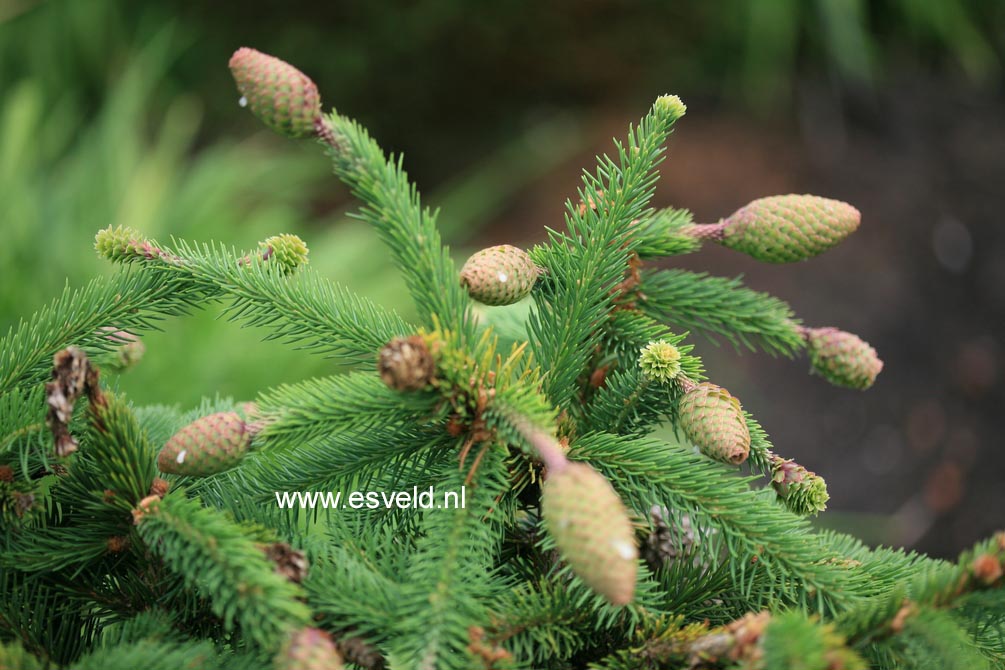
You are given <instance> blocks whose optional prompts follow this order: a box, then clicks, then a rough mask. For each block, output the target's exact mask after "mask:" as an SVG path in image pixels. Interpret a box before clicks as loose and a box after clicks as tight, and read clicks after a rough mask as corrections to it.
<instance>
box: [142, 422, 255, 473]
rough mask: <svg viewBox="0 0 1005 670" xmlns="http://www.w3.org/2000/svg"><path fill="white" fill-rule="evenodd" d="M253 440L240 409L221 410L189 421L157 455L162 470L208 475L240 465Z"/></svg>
mask: <svg viewBox="0 0 1005 670" xmlns="http://www.w3.org/2000/svg"><path fill="white" fill-rule="evenodd" d="M250 444H251V432H250V431H249V430H248V424H246V423H245V422H244V419H243V418H241V415H240V414H238V413H237V412H218V413H216V414H210V415H209V416H204V417H202V418H201V419H197V420H195V421H193V422H192V423H190V424H188V425H187V426H185V427H184V428H182V429H181V430H179V431H178V432H177V433H175V434H174V435H173V436H172V437H171V439H169V440H168V441H167V443H166V444H165V445H164V448H163V449H161V451H160V453H159V454H158V455H157V467H158V468H159V469H160V471H161V472H167V473H170V474H173V475H187V476H189V477H206V476H208V475H213V474H216V473H217V472H223V471H224V470H227V469H229V468H232V467H234V466H235V465H237V464H238V463H239V462H240V461H241V458H243V457H244V454H245V452H246V451H247V450H248V446H249V445H250Z"/></svg>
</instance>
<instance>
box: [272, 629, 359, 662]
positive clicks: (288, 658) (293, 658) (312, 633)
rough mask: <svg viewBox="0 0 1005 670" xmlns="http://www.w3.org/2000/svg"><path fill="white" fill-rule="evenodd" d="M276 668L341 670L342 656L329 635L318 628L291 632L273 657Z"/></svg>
mask: <svg viewBox="0 0 1005 670" xmlns="http://www.w3.org/2000/svg"><path fill="white" fill-rule="evenodd" d="M274 667H275V669H276V670H342V668H344V667H345V666H344V665H343V664H342V656H341V654H339V652H338V649H337V648H336V647H335V643H334V642H333V641H332V639H331V636H329V635H328V633H326V632H324V631H323V630H321V629H319V628H301V629H300V630H298V631H296V632H295V633H293V634H292V635H291V636H290V638H289V640H287V642H286V644H285V645H284V646H283V648H282V650H281V651H280V652H279V654H278V655H277V656H276V658H275V663H274Z"/></svg>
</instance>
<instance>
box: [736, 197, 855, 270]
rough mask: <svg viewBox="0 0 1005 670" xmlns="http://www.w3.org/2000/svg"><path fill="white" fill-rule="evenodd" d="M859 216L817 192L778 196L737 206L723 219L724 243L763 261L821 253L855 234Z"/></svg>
mask: <svg viewBox="0 0 1005 670" xmlns="http://www.w3.org/2000/svg"><path fill="white" fill-rule="evenodd" d="M861 219H862V215H861V214H859V211H858V210H857V209H855V208H854V207H852V206H851V205H849V204H848V203H846V202H841V201H840V200H831V199H829V198H821V197H819V196H815V195H776V196H771V197H768V198H761V199H759V200H755V201H753V202H751V203H750V204H749V205H746V206H745V207H742V208H740V209H739V210H737V211H736V212H734V213H733V215H732V216H730V217H729V218H728V219H726V220H725V221H723V231H722V239H721V240H720V241H721V242H722V244H723V245H724V246H727V247H729V248H730V249H735V250H737V251H740V252H743V253H745V254H748V255H750V256H753V257H754V258H756V259H757V260H759V261H764V262H766V263H791V262H793V261H802V260H806V259H807V258H812V257H814V256H816V255H818V254H821V253H823V252H825V251H827V250H828V249H830V248H831V247H833V246H834V245H836V244H838V243H839V242H840V241H841V240H843V239H844V238H846V237H848V235H850V234H852V233H853V232H855V230H856V229H857V228H858V225H859V223H860V221H861Z"/></svg>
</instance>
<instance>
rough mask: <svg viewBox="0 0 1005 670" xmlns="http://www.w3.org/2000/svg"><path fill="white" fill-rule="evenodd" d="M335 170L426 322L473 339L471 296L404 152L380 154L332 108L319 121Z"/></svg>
mask: <svg viewBox="0 0 1005 670" xmlns="http://www.w3.org/2000/svg"><path fill="white" fill-rule="evenodd" d="M317 127H318V135H319V137H320V138H321V141H322V142H324V143H325V144H326V145H327V146H328V155H329V157H330V158H331V159H332V165H333V167H334V170H335V174H336V175H337V176H338V178H339V179H341V180H342V181H343V182H344V183H345V184H346V185H347V186H349V188H350V189H351V191H352V193H353V195H354V196H356V197H357V198H359V199H360V200H361V201H362V202H363V208H362V210H361V211H360V213H359V214H358V218H360V219H361V220H363V221H366V222H367V223H369V224H371V225H372V226H373V227H374V228H375V229H376V230H377V232H378V234H379V235H380V237H381V239H382V240H383V241H384V243H385V244H387V246H388V248H389V249H390V250H391V254H392V256H393V257H394V260H395V263H396V265H397V266H398V268H399V269H400V270H401V272H402V274H403V275H404V278H405V284H406V285H407V286H408V289H409V292H410V293H411V295H412V299H413V300H414V301H415V304H416V306H417V307H418V310H419V315H420V317H421V318H422V322H423V324H424V325H426V326H434V319H435V320H436V323H439V324H442V326H443V327H444V328H447V329H449V330H453V331H455V332H456V333H457V334H458V336H459V337H461V338H462V339H472V337H473V335H474V324H473V321H472V319H471V314H470V307H471V300H470V298H468V295H467V292H466V291H464V290H463V288H462V287H461V285H460V282H459V279H458V273H457V270H456V269H455V268H454V263H453V261H452V260H451V258H450V254H449V253H448V250H447V249H446V248H445V247H443V245H442V243H441V241H440V233H439V230H437V228H436V214H435V213H432V212H430V211H429V209H428V208H423V207H422V205H421V201H420V199H419V193H418V190H417V189H416V187H415V185H414V184H412V183H411V182H409V180H408V176H407V175H406V174H405V171H404V169H403V167H402V166H403V158H402V157H398V158H397V159H395V158H394V157H393V156H392V157H385V155H384V152H383V151H382V150H381V148H380V147H379V146H378V145H377V143H376V142H375V141H374V140H373V139H371V138H370V135H369V134H368V133H367V131H366V129H364V128H363V127H362V126H360V125H359V124H358V123H356V122H355V121H352V120H350V119H348V118H346V117H344V116H341V115H339V114H337V113H335V112H333V113H332V114H329V115H327V116H324V117H323V118H322V119H321V121H319V123H318V126H317Z"/></svg>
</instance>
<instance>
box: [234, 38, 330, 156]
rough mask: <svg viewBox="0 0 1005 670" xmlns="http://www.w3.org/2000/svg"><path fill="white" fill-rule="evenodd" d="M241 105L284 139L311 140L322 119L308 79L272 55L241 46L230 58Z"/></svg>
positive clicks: (318, 98) (315, 91)
mask: <svg viewBox="0 0 1005 670" xmlns="http://www.w3.org/2000/svg"><path fill="white" fill-rule="evenodd" d="M230 72H231V74H233V75H234V82H235V83H236V84H237V90H238V91H240V92H241V96H242V104H246V105H247V107H248V108H249V109H250V110H251V112H252V113H253V114H254V115H255V116H257V117H258V119H259V120H260V121H262V123H264V124H265V125H267V126H268V127H269V128H271V129H272V130H274V131H276V132H277V133H279V134H280V135H285V136H286V137H291V138H298V137H310V136H311V135H314V134H315V133H316V130H315V125H316V124H317V122H318V121H320V120H321V96H320V94H319V93H318V87H317V86H316V85H315V84H314V82H313V81H311V79H310V77H308V76H307V75H305V74H304V73H303V72H301V71H300V70H298V69H297V68H295V67H293V66H292V65H290V64H289V63H287V62H286V61H283V60H280V59H278V58H276V57H275V56H270V55H268V54H264V53H262V52H261V51H256V50H255V49H249V48H248V47H242V48H240V49H238V50H237V51H235V52H234V55H233V56H231V58H230Z"/></svg>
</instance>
